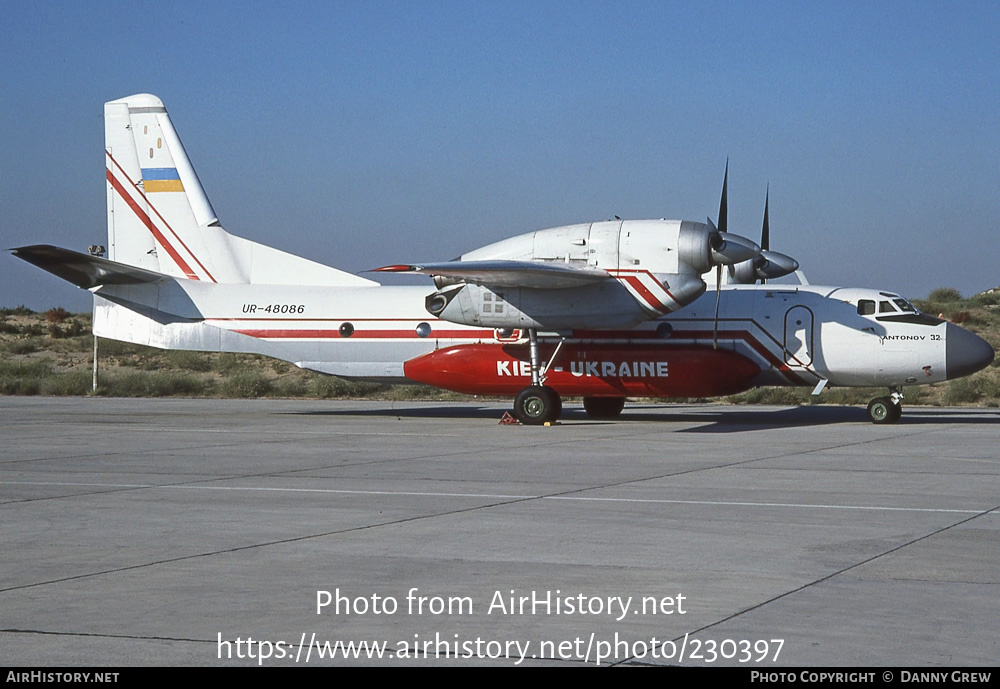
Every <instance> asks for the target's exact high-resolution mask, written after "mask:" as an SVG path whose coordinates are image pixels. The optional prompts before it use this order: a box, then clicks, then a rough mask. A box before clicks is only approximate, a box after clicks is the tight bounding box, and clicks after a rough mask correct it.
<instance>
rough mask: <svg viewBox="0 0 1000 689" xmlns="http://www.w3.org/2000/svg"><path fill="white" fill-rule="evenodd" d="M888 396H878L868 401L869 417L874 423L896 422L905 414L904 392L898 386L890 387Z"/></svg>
mask: <svg viewBox="0 0 1000 689" xmlns="http://www.w3.org/2000/svg"><path fill="white" fill-rule="evenodd" d="M889 392H890V393H891V394H890V395H889V396H888V397H876V398H875V399H873V400H872V401H871V402H869V403H868V419H869V420H870V421H871V422H872V423H896V422H897V421H899V417H900V416H901V415H902V414H903V405H902V400H903V393H902V391H901V390H900V389H899V388H898V387H897V388H889Z"/></svg>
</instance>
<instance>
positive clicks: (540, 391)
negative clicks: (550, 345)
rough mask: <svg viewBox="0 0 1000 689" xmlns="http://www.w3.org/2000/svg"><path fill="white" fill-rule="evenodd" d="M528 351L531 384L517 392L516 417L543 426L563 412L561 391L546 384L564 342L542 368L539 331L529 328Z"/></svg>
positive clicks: (521, 420)
mask: <svg viewBox="0 0 1000 689" xmlns="http://www.w3.org/2000/svg"><path fill="white" fill-rule="evenodd" d="M528 342H529V346H528V353H529V356H530V358H531V385H529V386H528V387H526V388H524V389H523V390H521V392H519V393H517V397H515V398H514V418H516V419H517V420H518V421H520V422H521V423H523V424H524V425H526V426H541V425H542V424H544V423H551V422H553V421H557V420H558V419H559V416H560V415H561V414H562V398H560V397H559V393H558V392H556V391H555V390H553V389H552V388H550V387H549V386H547V385H545V374H546V373H548V369H549V367H550V366H551V365H552V362H553V361H555V359H556V356H558V354H559V350H560V348H562V342H560V343H559V345H558V346H557V347H556V350H555V351H554V352H552V358H551V360H550V361H549V362H548V363H547V364H546V366H545V368H544V369H542V367H541V364H540V361H539V355H538V331H537V330H535V329H534V328H529V329H528Z"/></svg>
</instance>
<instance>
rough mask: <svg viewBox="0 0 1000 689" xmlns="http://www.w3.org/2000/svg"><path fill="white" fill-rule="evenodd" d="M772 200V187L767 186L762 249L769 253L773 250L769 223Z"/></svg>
mask: <svg viewBox="0 0 1000 689" xmlns="http://www.w3.org/2000/svg"><path fill="white" fill-rule="evenodd" d="M770 199H771V185H770V184H768V185H767V193H766V194H765V195H764V227H763V229H761V231H760V248H761V249H763V250H764V251H767V250H768V249H770V248H771V228H770V227H769V225H768V223H767V206H768V202H769V201H770Z"/></svg>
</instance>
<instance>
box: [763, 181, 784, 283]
mask: <svg viewBox="0 0 1000 689" xmlns="http://www.w3.org/2000/svg"><path fill="white" fill-rule="evenodd" d="M770 201H771V184H770V183H768V185H767V191H766V192H765V193H764V226H763V227H762V228H761V230H760V248H761V250H762V251H761V253H763V252H764V251H767V250H768V249H770V248H771V227H770V225H769V224H768V222H767V207H768V205H769V202H770ZM761 267H762V266H758V267H757V272H758V274H759V273H760V270H761ZM786 274H787V273H786ZM766 281H767V278H766V277H765V276H764V275H761V276H760V284H762V285H763V284H765V283H766Z"/></svg>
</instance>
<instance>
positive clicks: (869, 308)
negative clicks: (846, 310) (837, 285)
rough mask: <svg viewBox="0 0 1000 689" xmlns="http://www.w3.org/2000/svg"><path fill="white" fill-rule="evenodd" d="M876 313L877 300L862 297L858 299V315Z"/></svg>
mask: <svg viewBox="0 0 1000 689" xmlns="http://www.w3.org/2000/svg"><path fill="white" fill-rule="evenodd" d="M873 313H875V302H874V301H872V300H871V299H861V300H860V301H858V315H861V316H870V315H872V314H873Z"/></svg>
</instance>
